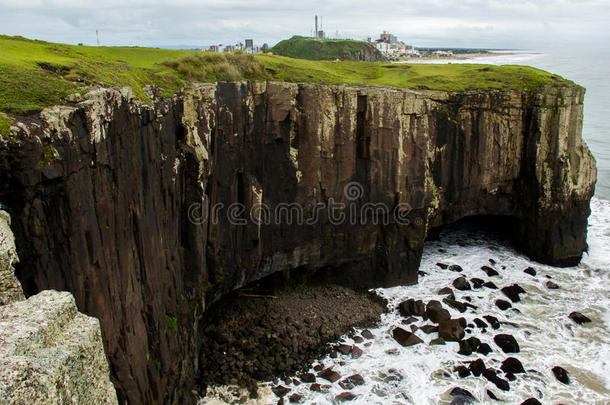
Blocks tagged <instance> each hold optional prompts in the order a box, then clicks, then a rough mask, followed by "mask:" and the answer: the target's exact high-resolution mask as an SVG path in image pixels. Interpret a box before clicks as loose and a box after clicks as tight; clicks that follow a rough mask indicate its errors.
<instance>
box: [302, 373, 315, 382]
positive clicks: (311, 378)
mask: <svg viewBox="0 0 610 405" xmlns="http://www.w3.org/2000/svg"><path fill="white" fill-rule="evenodd" d="M301 381H303V382H304V383H314V382H316V376H315V374H313V373H305V374H302V375H301Z"/></svg>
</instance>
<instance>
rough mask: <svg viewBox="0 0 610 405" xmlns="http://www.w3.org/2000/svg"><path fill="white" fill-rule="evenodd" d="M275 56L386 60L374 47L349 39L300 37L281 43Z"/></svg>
mask: <svg viewBox="0 0 610 405" xmlns="http://www.w3.org/2000/svg"><path fill="white" fill-rule="evenodd" d="M271 51H272V52H273V53H274V54H277V55H281V56H289V57H291V58H299V59H309V60H336V59H339V60H352V61H369V62H375V61H377V62H379V61H383V60H384V59H385V58H384V57H383V55H382V54H381V52H379V51H378V50H377V49H376V48H375V47H374V46H373V45H371V44H369V43H367V42H364V41H354V40H349V39H323V40H321V39H313V38H307V37H301V36H298V35H295V36H293V37H292V38H290V39H285V40H283V41H280V42H279V43H278V44H277V45H275V46H274V47H273V49H271Z"/></svg>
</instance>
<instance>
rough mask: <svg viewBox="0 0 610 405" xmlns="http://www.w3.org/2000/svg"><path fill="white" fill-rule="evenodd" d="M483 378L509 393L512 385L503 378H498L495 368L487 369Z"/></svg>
mask: <svg viewBox="0 0 610 405" xmlns="http://www.w3.org/2000/svg"><path fill="white" fill-rule="evenodd" d="M483 377H485V379H486V380H487V381H489V382H491V383H493V384H494V385H495V386H496V387H498V388H499V389H501V390H502V391H509V390H510V384H509V383H508V381H506V380H505V379H503V378H500V377H498V375H497V374H496V370H494V369H493V368H486V369H485V370H483Z"/></svg>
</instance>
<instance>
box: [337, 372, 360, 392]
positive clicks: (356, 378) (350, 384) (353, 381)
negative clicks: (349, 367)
mask: <svg viewBox="0 0 610 405" xmlns="http://www.w3.org/2000/svg"><path fill="white" fill-rule="evenodd" d="M339 385H340V386H341V388H343V389H344V390H351V389H352V388H354V387H355V386H357V385H364V378H363V377H362V376H361V375H360V374H354V375H350V376H349V377H347V378H344V379H343V380H342V381H340V382H339Z"/></svg>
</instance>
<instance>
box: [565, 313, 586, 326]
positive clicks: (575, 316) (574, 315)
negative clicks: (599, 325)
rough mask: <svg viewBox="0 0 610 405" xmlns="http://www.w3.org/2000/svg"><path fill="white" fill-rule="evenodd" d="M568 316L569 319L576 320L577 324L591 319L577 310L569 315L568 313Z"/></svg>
mask: <svg viewBox="0 0 610 405" xmlns="http://www.w3.org/2000/svg"><path fill="white" fill-rule="evenodd" d="M568 318H570V319H571V320H573V321H574V322H576V323H577V324H579V325H582V324H583V323H589V322H591V319H589V317H587V316H585V315H583V314H581V313H580V312H577V311H574V312H572V313H571V314H570V315H568Z"/></svg>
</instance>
